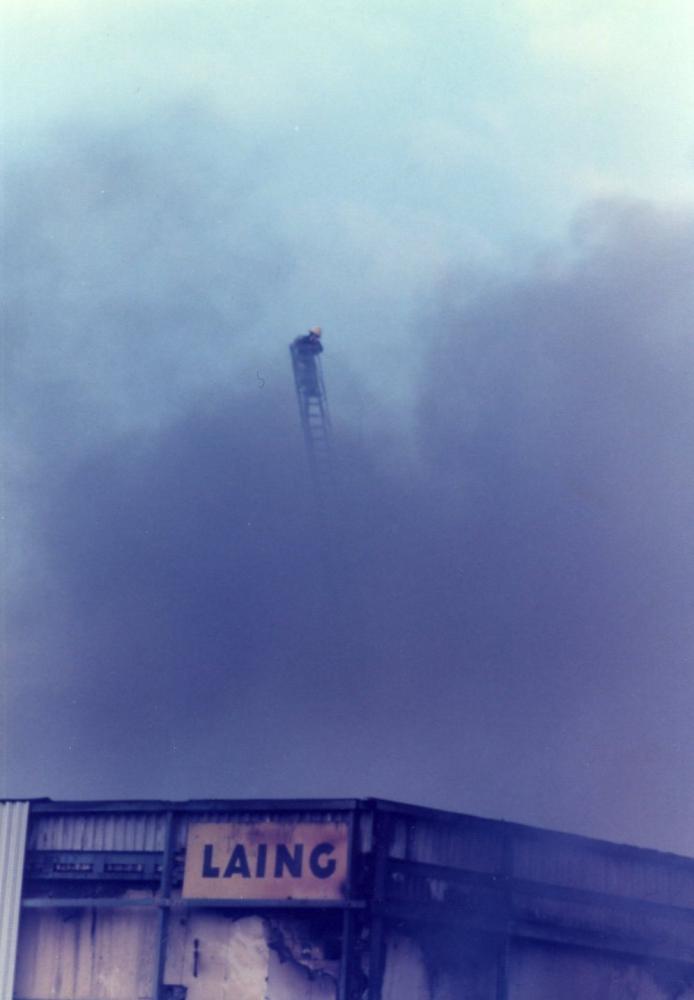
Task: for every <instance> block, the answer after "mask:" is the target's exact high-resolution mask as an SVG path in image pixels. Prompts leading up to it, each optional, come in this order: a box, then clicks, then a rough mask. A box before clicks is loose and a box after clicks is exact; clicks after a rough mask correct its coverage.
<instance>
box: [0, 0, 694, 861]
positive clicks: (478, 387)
mask: <svg viewBox="0 0 694 1000" xmlns="http://www.w3.org/2000/svg"><path fill="white" fill-rule="evenodd" d="M2 18H3V22H4V39H3V45H4V53H3V62H4V80H3V87H4V100H3V108H4V112H3V122H2V127H3V133H4V148H5V154H4V158H3V170H4V178H3V182H2V190H3V200H4V209H5V226H4V239H3V251H4V259H3V265H2V266H3V275H4V299H5V302H4V328H5V333H4V347H3V354H2V365H3V374H2V386H3V390H4V393H3V395H4V399H3V410H4V421H3V424H4V429H3V431H2V436H3V448H4V456H5V457H4V466H3V470H4V471H3V485H4V507H5V510H4V513H3V520H2V524H3V530H4V540H3V551H4V553H5V559H4V570H3V574H4V581H5V582H4V594H5V597H4V604H3V607H4V612H3V614H4V619H3V625H2V638H3V641H4V657H3V658H4V666H3V675H2V681H1V687H0V693H1V700H2V716H1V719H2V723H1V739H0V755H1V758H0V778H1V779H2V781H1V787H0V794H4V795H8V796H41V795H50V796H52V797H54V798H75V799H77V798H109V797H124V798H125V797H156V798H164V797H177V798H197V797H203V796H220V797H227V798H241V797H255V796H263V797H264V796H286V797H298V796H331V797H340V796H365V795H378V796H382V797H386V798H395V799H403V800H407V801H415V802H419V803H422V804H427V805H435V806H440V807H444V808H450V809H456V810H462V811H465V812H471V813H477V814H481V815H488V816H495V817H503V818H506V819H513V820H517V821H520V822H526V823H533V824H538V825H543V826H548V827H552V828H555V829H563V830H570V831H574V832H578V833H586V834H589V835H593V836H600V837H606V838H609V839H612V840H619V841H627V842H631V843H637V844H643V845H650V846H654V847H658V848H661V849H666V850H676V851H679V852H681V853H688V854H694V833H693V832H692V831H694V448H693V447H692V438H693V437H694V326H693V316H694V61H693V60H692V59H691V53H692V51H693V50H694V11H693V10H692V7H691V4H690V3H689V0H660V2H659V3H658V4H653V3H651V2H650V0H612V2H610V3H608V4H605V3H604V0H601V2H598V0H504V2H503V3H497V4H490V3H489V0H485V2H482V0H468V2H466V3H464V4H463V3H461V2H460V0H428V2H426V3H425V2H423V0H417V2H415V0H335V2H330V0H206V2H205V3H204V4H201V3H196V2H193V0H166V2H163V0H117V2H116V0H96V2H95V0H89V2H87V0H5V4H4V7H3V14H2ZM316 323H319V324H321V325H322V326H323V328H324V331H325V334H324V341H325V354H324V372H325V379H326V384H327V388H328V393H329V396H330V405H331V412H332V417H333V423H334V428H335V447H336V454H337V473H338V479H339V489H338V492H337V495H336V496H335V497H334V498H333V500H332V502H331V503H330V505H329V508H330V509H328V510H326V511H324V512H323V513H324V517H323V518H319V517H317V515H316V511H315V507H314V504H313V498H312V492H311V487H310V482H309V477H308V472H307V468H306V459H305V455H304V450H303V442H302V439H301V435H300V426H299V419H298V413H297V407H296V402H295V399H294V391H293V385H292V378H291V371H290V366H289V356H288V351H287V347H288V343H289V341H290V340H291V339H292V338H293V337H294V336H296V335H297V334H301V333H303V332H304V331H305V330H306V328H308V327H309V326H312V325H314V324H316ZM323 523H325V524H327V537H326V536H325V534H324V530H323V528H322V524H323ZM326 552H327V555H326ZM326 565H327V566H328V567H332V570H330V569H329V570H328V574H329V575H328V576H326V568H325V567H326ZM330 574H331V575H330Z"/></svg>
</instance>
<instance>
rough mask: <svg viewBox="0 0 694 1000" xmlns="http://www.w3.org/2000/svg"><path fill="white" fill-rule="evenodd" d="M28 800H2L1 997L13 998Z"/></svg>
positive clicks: (0, 846) (4, 998) (0, 820)
mask: <svg viewBox="0 0 694 1000" xmlns="http://www.w3.org/2000/svg"><path fill="white" fill-rule="evenodd" d="M28 816H29V803H28V802H0V1000H12V988H13V985H14V970H15V959H16V952H17V931H18V928H19V911H20V905H21V898H22V874H23V870H24V852H25V848H26V831H27V820H28Z"/></svg>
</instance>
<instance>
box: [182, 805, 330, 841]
mask: <svg viewBox="0 0 694 1000" xmlns="http://www.w3.org/2000/svg"><path fill="white" fill-rule="evenodd" d="M307 805H308V804H307ZM348 815H349V813H348V811H347V810H335V809H328V808H326V809H320V808H319V807H317V806H314V807H313V808H310V806H309V807H308V808H306V809H301V810H298V809H297V810H291V811H286V810H284V809H282V810H280V809H278V808H275V809H267V808H258V809H257V810H256V809H249V808H248V806H247V805H246V807H245V808H240V809H235V810H231V809H206V810H204V811H203V810H201V811H200V812H197V813H196V812H185V813H177V814H176V823H175V826H176V831H175V842H174V843H175V848H176V850H178V851H180V850H183V849H185V846H186V843H187V840H188V828H189V826H190V825H192V824H197V823H249V824H253V823H277V824H289V825H292V826H295V825H298V824H300V823H345V822H346V820H347V817H348Z"/></svg>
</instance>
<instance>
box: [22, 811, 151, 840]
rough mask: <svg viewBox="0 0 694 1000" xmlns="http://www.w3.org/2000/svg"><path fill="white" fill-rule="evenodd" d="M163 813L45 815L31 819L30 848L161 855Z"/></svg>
mask: <svg viewBox="0 0 694 1000" xmlns="http://www.w3.org/2000/svg"><path fill="white" fill-rule="evenodd" d="M165 834H166V816H165V814H164V813H163V812H161V811H159V812H145V811H140V810H138V809H137V808H136V807H135V808H134V809H133V811H132V812H112V813H111V812H90V811H89V806H88V805H87V804H85V811H84V812H69V813H45V814H38V815H35V816H33V817H32V821H31V829H30V831H29V848H30V850H34V851H163V850H164V839H165Z"/></svg>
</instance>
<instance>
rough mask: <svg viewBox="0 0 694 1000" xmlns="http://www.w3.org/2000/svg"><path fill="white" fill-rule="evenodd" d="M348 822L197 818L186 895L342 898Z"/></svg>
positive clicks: (190, 838)
mask: <svg viewBox="0 0 694 1000" xmlns="http://www.w3.org/2000/svg"><path fill="white" fill-rule="evenodd" d="M347 829H348V827H347V824H346V823H273V822H263V823H192V824H191V825H190V827H189V828H188V843H187V846H186V863H185V871H184V875H183V897H184V898H185V899H320V900H323V899H343V898H344V895H345V885H346V881H347V856H348V846H347V845H348V836H347Z"/></svg>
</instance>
